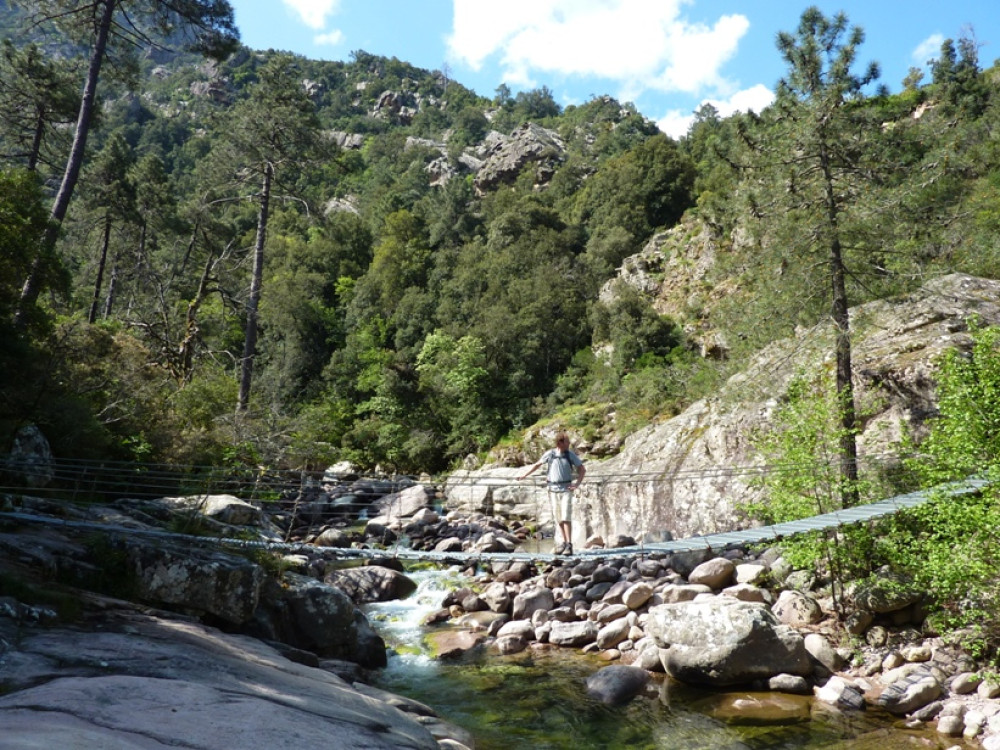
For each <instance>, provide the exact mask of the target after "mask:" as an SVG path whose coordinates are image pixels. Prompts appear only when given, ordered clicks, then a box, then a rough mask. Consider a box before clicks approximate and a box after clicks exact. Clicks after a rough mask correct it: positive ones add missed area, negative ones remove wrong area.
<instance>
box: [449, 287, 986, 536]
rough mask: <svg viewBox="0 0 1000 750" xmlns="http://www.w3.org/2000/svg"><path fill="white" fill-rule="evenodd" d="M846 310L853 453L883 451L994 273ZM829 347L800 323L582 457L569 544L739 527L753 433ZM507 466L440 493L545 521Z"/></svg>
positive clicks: (918, 413)
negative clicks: (679, 405) (716, 386)
mask: <svg viewBox="0 0 1000 750" xmlns="http://www.w3.org/2000/svg"><path fill="white" fill-rule="evenodd" d="M851 316H852V320H853V321H854V349H853V359H854V378H855V387H856V392H857V395H858V398H859V400H860V401H862V402H863V403H865V404H869V405H871V407H872V414H871V416H869V417H867V418H866V420H865V422H864V424H863V425H862V428H863V429H862V432H861V435H860V437H859V451H860V454H861V456H862V457H864V456H866V455H880V454H883V453H890V452H892V451H893V449H894V448H895V447H896V445H897V444H898V442H899V440H900V439H901V438H902V436H903V434H904V431H905V430H908V429H909V430H913V432H914V434H915V435H916V436H917V438H918V439H919V437H920V436H921V434H922V430H923V422H924V420H925V419H926V418H927V416H928V415H930V414H933V413H934V405H935V392H934V373H935V360H936V359H937V358H938V357H939V356H940V355H941V354H942V353H943V352H944V351H946V350H948V349H952V348H959V349H967V348H968V347H969V345H970V343H971V339H970V336H969V334H968V320H969V318H970V317H972V316H975V317H977V318H978V319H979V321H980V322H981V324H983V325H997V324H1000V281H994V280H989V279H982V278H976V277H970V276H965V275H960V274H955V275H950V276H945V277H942V278H938V279H935V280H933V281H930V282H928V283H927V284H925V285H924V287H922V288H921V289H919V290H917V291H916V292H914V293H913V294H910V295H907V296H905V297H902V298H899V299H893V300H886V301H879V302H873V303H870V304H867V305H863V306H861V307H858V308H855V309H853V310H852V311H851ZM831 351H832V329H831V328H830V326H828V325H825V324H824V325H817V326H814V327H813V328H809V329H801V330H799V331H798V332H797V333H796V335H795V336H794V337H792V338H789V339H784V340H781V341H776V342H774V343H773V344H771V345H770V346H768V347H767V348H765V349H764V350H763V351H761V352H760V354H758V355H757V356H756V357H755V358H754V359H753V360H752V362H751V363H750V365H749V367H747V368H746V369H745V370H744V371H743V372H741V373H739V374H737V375H734V376H733V377H732V378H730V380H729V382H727V383H726V385H725V386H724V387H723V388H722V389H721V390H720V392H719V393H718V394H717V395H715V396H713V397H711V398H707V399H703V400H700V401H697V402H695V403H694V404H692V405H691V406H690V407H688V408H687V409H686V410H685V411H683V412H682V413H681V414H679V415H678V416H676V417H674V418H672V419H669V420H666V421H664V422H662V423H659V424H652V425H649V426H648V427H645V428H642V429H640V430H638V431H637V432H635V433H633V434H631V435H629V436H628V437H627V438H626V439H625V441H624V444H623V446H622V448H621V451H620V453H618V454H617V455H616V456H613V457H611V458H608V459H606V460H596V459H594V458H592V457H589V460H587V478H586V481H585V482H584V484H583V485H582V487H581V488H580V489H579V490H578V491H577V493H576V500H575V503H574V523H573V532H574V535H575V537H576V538H575V539H574V543H575V544H576V545H577V546H578V547H581V548H582V546H583V545H584V543H585V542H586V540H587V538H588V537H590V536H591V535H599V536H601V537H603V538H604V539H611V538H614V537H615V536H616V535H619V534H628V535H631V536H634V537H635V538H636V539H643V538H647V539H649V538H657V537H658V536H659V535H662V534H663V533H665V532H670V533H672V535H673V536H674V537H676V538H681V537H689V536H697V535H702V534H710V533H714V532H720V531H729V530H733V529H736V528H741V527H745V526H747V525H749V524H750V521H749V520H748V519H747V518H746V517H745V515H744V514H743V512H742V510H741V509H742V507H743V506H744V505H745V504H746V503H747V502H750V501H753V500H756V499H758V498H759V497H760V494H761V492H762V491H763V490H762V489H761V488H759V487H756V486H754V484H753V482H752V480H753V478H754V476H755V474H754V471H753V470H752V467H754V466H755V465H759V464H761V463H762V459H761V457H760V456H759V454H758V453H757V451H756V448H755V446H754V436H755V435H757V434H759V433H760V432H762V431H766V430H767V428H768V427H769V426H770V425H771V423H772V417H773V412H774V409H775V406H776V405H777V403H778V402H779V400H780V399H781V398H782V397H783V396H784V395H785V393H786V392H787V388H788V385H789V383H790V382H791V380H792V379H793V378H794V377H795V376H797V375H799V374H800V373H803V372H819V371H820V370H821V368H823V367H825V366H827V365H826V363H827V360H828V358H829V356H830V352H831ZM585 459H588V457H586V456H585ZM507 460H508V461H511V460H513V461H518V460H520V461H521V462H527V461H530V460H534V458H533V457H508V459H507ZM508 466H509V464H508ZM517 471H518V470H517V469H513V470H512V469H510V468H507V467H504V468H500V467H488V468H484V469H480V470H474V471H463V472H457V473H456V475H455V477H456V480H455V481H454V482H451V481H449V483H448V485H446V494H447V495H448V502H449V503H450V502H451V496H452V495H451V493H452V492H454V493H455V496H456V497H457V498H458V503H459V504H460V505H462V506H463V507H465V508H466V509H472V508H474V507H477V506H478V507H490V508H492V509H493V510H497V511H498V510H499V508H501V507H504V508H538V509H539V510H540V511H541V515H540V517H541V518H542V519H543V520H544V519H545V517H546V515H545V514H546V512H547V511H546V509H547V500H546V499H545V495H544V493H545V490H544V487H542V486H541V485H530V484H527V483H521V484H517V483H515V482H513V481H512V480H511V478H512V477H513V476H515V475H516V473H517ZM501 502H502V505H501Z"/></svg>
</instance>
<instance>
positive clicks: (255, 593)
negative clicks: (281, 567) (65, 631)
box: [124, 537, 264, 625]
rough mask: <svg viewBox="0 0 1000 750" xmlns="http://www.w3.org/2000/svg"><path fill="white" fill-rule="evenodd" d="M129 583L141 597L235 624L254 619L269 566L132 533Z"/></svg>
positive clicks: (128, 554) (128, 555) (127, 551)
mask: <svg viewBox="0 0 1000 750" xmlns="http://www.w3.org/2000/svg"><path fill="white" fill-rule="evenodd" d="M124 555H125V566H126V570H127V572H129V573H131V575H130V576H129V579H128V581H127V583H128V584H129V585H130V586H132V587H134V590H133V592H132V593H133V594H134V595H135V597H136V598H137V599H138V600H139V601H142V602H146V603H149V604H155V605H159V606H167V607H169V608H172V609H178V610H183V611H187V612H195V613H199V614H208V615H212V616H213V617H217V618H219V619H220V620H223V621H225V622H228V623H231V624H233V625H242V624H243V623H246V622H247V621H249V620H250V618H251V617H252V616H253V613H254V610H255V609H256V608H257V604H258V602H259V600H260V590H261V585H262V583H263V581H264V570H263V569H262V568H261V567H260V566H259V565H257V564H256V563H254V562H252V561H251V560H248V559H247V558H245V557H240V556H239V555H231V554H228V553H225V552H222V551H219V550H212V549H207V548H197V547H193V546H190V545H183V546H181V545H175V544H172V543H167V542H160V541H158V542H157V543H150V542H149V540H147V539H143V538H141V537H139V538H130V539H129V540H128V541H126V542H125V543H124Z"/></svg>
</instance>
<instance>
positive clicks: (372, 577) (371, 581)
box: [323, 565, 417, 604]
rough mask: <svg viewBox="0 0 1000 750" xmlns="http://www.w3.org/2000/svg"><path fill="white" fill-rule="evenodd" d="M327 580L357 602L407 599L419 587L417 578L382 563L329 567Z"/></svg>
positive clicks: (325, 579)
mask: <svg viewBox="0 0 1000 750" xmlns="http://www.w3.org/2000/svg"><path fill="white" fill-rule="evenodd" d="M323 580H324V581H326V582H327V583H329V584H330V585H331V586H336V587H337V588H338V589H340V590H341V591H343V592H344V593H345V594H347V595H348V596H349V597H351V600H352V601H353V602H354V603H355V604H368V603H370V602H388V601H394V600H396V599H405V598H406V597H408V596H409V595H410V594H412V593H413V592H414V591H416V590H417V584H416V583H415V582H414V581H413V579H411V578H408V577H407V576H406V575H404V574H403V573H400V572H399V571H396V570H391V569H390V568H384V567H382V566H381V565H366V566H364V567H361V568H339V569H333V570H328V571H327V573H326V575H325V576H324V577H323Z"/></svg>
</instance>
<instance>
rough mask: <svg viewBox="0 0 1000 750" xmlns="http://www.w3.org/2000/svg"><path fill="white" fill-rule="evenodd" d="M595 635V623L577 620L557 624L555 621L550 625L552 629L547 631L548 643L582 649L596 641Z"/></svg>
mask: <svg viewBox="0 0 1000 750" xmlns="http://www.w3.org/2000/svg"><path fill="white" fill-rule="evenodd" d="M597 633H598V627H597V623H595V622H591V621H590V620H578V621H575V622H559V621H558V620H556V621H554V622H553V623H552V628H551V629H550V630H549V643H551V644H553V645H554V646H570V647H573V648H582V647H583V646H586V645H587V644H588V643H593V642H594V641H596V640H597Z"/></svg>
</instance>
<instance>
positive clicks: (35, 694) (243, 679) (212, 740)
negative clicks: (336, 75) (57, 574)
mask: <svg viewBox="0 0 1000 750" xmlns="http://www.w3.org/2000/svg"><path fill="white" fill-rule="evenodd" d="M89 604H90V605H91V606H92V607H98V608H99V609H101V610H103V613H102V614H100V615H99V623H98V622H97V621H92V622H91V625H92V626H94V625H97V624H99V629H94V630H91V631H90V632H88V631H87V630H85V629H81V628H66V627H51V626H50V627H47V628H30V627H28V628H26V627H24V624H23V623H22V624H20V625H18V624H16V623H13V622H12V621H11V620H10V619H9V618H6V617H4V616H3V614H2V613H0V655H2V658H0V725H2V726H3V732H2V737H0V745H2V746H4V747H94V748H96V747H120V748H125V747H128V748H154V747H168V746H169V747H198V748H205V750H229V749H230V748H234V747H268V748H275V749H277V750H281V749H283V748H287V749H289V750H291V749H292V748H296V749H298V748H302V747H309V746H314V747H338V748H345V750H346V749H357V750H360V749H361V748H365V750H374V749H376V748H383V749H384V750H390V748H392V749H395V748H413V749H414V750H418V749H426V750H436V749H437V748H438V747H442V746H447V747H462V746H463V745H454V744H450V745H439V742H438V739H437V738H436V736H435V735H434V734H432V733H431V731H430V728H429V727H428V726H425V725H426V724H428V723H429V722H430V721H431V720H430V719H429V718H428V716H426V714H427V713H428V712H430V709H428V708H427V707H426V706H424V707H422V708H420V709H419V710H413V711H412V712H407V706H408V704H407V702H406V701H403V700H401V699H399V700H396V701H391V699H390V696H389V694H383V693H380V691H372V690H370V689H367V688H365V687H364V686H360V685H359V686H358V687H355V686H353V685H352V684H351V683H350V682H348V681H346V680H345V679H343V678H341V677H338V676H337V674H336V673H335V672H333V671H329V670H328V669H324V668H320V667H317V666H306V665H303V664H301V663H296V662H295V661H290V660H289V659H287V658H285V657H284V656H282V654H281V653H279V652H278V651H276V650H275V649H274V648H272V647H271V646H268V645H266V644H264V643H262V642H260V641H258V640H255V639H253V638H247V637H245V636H237V635H226V634H224V633H221V632H220V631H218V630H215V629H214V628H208V627H205V626H202V625H199V624H197V623H193V622H185V621H181V620H171V619H165V618H164V617H161V616H156V615H154V614H143V613H139V612H137V611H134V610H132V609H129V608H126V607H124V606H122V605H121V603H120V602H119V603H113V602H110V601H100V600H91V601H90V602H89ZM14 629H16V630H17V631H18V632H17V638H16V640H15V639H14V637H13V636H12V633H13V630H14ZM331 666H336V665H334V664H333V663H331ZM401 709H402V710H401ZM431 713H432V712H431ZM441 724H443V723H441Z"/></svg>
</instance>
